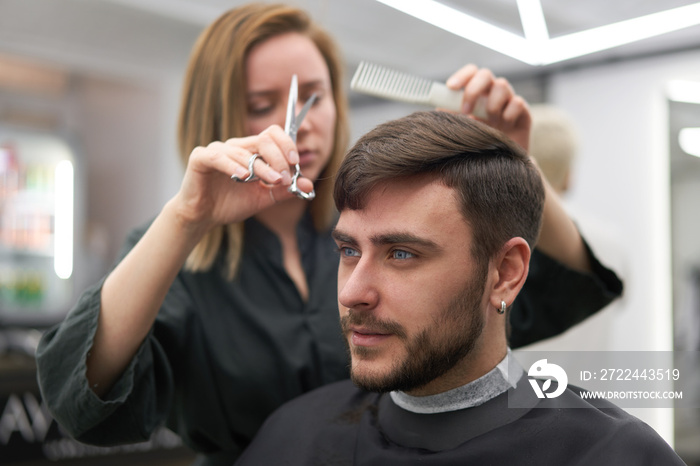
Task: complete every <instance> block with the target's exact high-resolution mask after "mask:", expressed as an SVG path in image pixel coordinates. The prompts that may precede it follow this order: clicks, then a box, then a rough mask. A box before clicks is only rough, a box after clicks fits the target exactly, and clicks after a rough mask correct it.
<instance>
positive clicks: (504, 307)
mask: <svg viewBox="0 0 700 466" xmlns="http://www.w3.org/2000/svg"><path fill="white" fill-rule="evenodd" d="M496 311H497V312H498V313H499V314H505V313H506V302H505V301H501V308H500V309H496Z"/></svg>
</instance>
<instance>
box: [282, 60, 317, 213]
mask: <svg viewBox="0 0 700 466" xmlns="http://www.w3.org/2000/svg"><path fill="white" fill-rule="evenodd" d="M298 97H299V86H298V84H297V75H296V74H295V75H293V76H292V84H291V85H290V86H289V100H288V101H287V119H286V120H285V123H284V132H285V133H287V134H288V135H289V137H290V138H292V141H294V144H296V142H297V132H298V131H299V125H301V122H302V121H303V120H304V117H305V116H306V113H307V112H308V111H309V109H310V108H311V106H312V105H313V104H314V101H315V100H316V97H317V96H316V94H312V95H311V97H309V100H307V101H306V103H305V104H304V106H303V107H302V108H301V111H299V114H298V115H296V109H297V99H298ZM295 170H296V171H295V172H294V176H292V184H291V185H290V186H289V189H288V191H289V192H290V193H293V194H295V195H296V196H297V197H298V198H301V199H306V200H307V201H310V200H312V199H313V198H315V197H316V192H315V191H314V190H313V189H312V190H311V192H309V193H305V192H304V191H302V190H301V189H299V186H297V180H298V179H299V176H301V168H300V167H299V163H297V164H296V166H295Z"/></svg>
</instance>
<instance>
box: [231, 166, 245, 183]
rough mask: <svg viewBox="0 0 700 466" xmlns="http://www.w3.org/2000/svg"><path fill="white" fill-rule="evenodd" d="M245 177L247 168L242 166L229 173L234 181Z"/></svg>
mask: <svg viewBox="0 0 700 466" xmlns="http://www.w3.org/2000/svg"><path fill="white" fill-rule="evenodd" d="M246 178H248V170H245V169H243V168H239V169H236V173H234V174H233V175H231V179H232V180H234V181H241V180H245V179H246Z"/></svg>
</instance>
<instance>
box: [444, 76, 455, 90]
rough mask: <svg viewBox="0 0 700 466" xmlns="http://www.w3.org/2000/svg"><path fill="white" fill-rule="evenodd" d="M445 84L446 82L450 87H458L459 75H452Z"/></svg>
mask: <svg viewBox="0 0 700 466" xmlns="http://www.w3.org/2000/svg"><path fill="white" fill-rule="evenodd" d="M445 84H446V85H447V87H449V88H450V89H454V88H455V87H457V77H456V76H450V78H449V79H448V80H447V82H446V83H445Z"/></svg>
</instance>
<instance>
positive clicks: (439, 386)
mask: <svg viewBox="0 0 700 466" xmlns="http://www.w3.org/2000/svg"><path fill="white" fill-rule="evenodd" d="M506 352H507V346H506V345H505V344H503V346H502V347H501V348H493V349H491V350H488V351H483V350H482V351H472V352H471V353H470V354H469V355H467V356H465V357H464V358H463V359H462V360H461V361H460V362H459V363H457V364H455V366H454V367H453V368H452V369H450V370H449V371H447V372H446V373H445V374H443V375H442V376H440V377H438V378H437V379H435V380H433V381H431V382H429V383H427V384H426V385H423V386H422V387H419V388H417V389H414V390H410V391H407V392H406V393H407V394H408V395H411V396H431V395H437V394H439V393H444V392H447V391H449V390H452V389H453V388H457V387H461V386H464V385H466V384H468V383H469V382H472V381H474V380H477V379H478V378H480V377H482V376H483V375H485V374H487V373H488V372H490V371H491V370H492V369H493V368H494V367H496V365H498V364H499V363H500V362H501V361H502V360H503V358H504V357H505V356H506Z"/></svg>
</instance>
